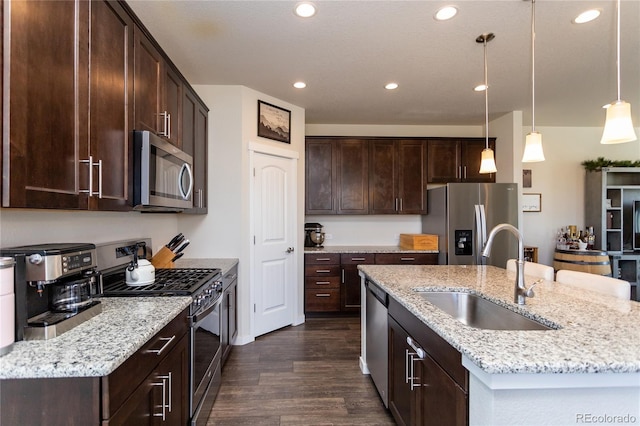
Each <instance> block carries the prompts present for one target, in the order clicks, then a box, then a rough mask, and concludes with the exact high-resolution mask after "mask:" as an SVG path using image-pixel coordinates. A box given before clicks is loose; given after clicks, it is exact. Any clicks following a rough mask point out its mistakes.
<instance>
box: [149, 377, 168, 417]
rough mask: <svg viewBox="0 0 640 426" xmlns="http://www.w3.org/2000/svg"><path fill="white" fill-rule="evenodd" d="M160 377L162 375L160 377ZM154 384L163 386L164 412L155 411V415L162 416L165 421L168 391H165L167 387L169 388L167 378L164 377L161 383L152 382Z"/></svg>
mask: <svg viewBox="0 0 640 426" xmlns="http://www.w3.org/2000/svg"><path fill="white" fill-rule="evenodd" d="M158 378H159V379H160V378H162V377H158ZM152 385H153V386H162V405H161V407H162V413H160V414H158V413H153V416H154V417H162V421H163V422H164V421H165V419H166V413H165V411H164V410H165V408H167V393H166V392H165V390H166V388H167V380H166V379H164V378H162V382H161V383H152Z"/></svg>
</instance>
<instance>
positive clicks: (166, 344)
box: [149, 334, 176, 356]
mask: <svg viewBox="0 0 640 426" xmlns="http://www.w3.org/2000/svg"><path fill="white" fill-rule="evenodd" d="M175 338H176V335H175V334H174V335H173V336H171V337H161V338H159V339H158V340H164V341H165V343H164V345H162V347H161V348H160V349H149V352H151V353H152V354H156V355H158V356H160V354H161V353H162V352H163V351H164V350H165V349H167V348H168V347H169V345H170V344H171V342H173V340H174V339H175Z"/></svg>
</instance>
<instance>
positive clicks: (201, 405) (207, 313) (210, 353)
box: [97, 239, 222, 425]
mask: <svg viewBox="0 0 640 426" xmlns="http://www.w3.org/2000/svg"><path fill="white" fill-rule="evenodd" d="M141 243H143V244H141ZM144 244H146V245H147V246H150V244H151V241H150V240H148V239H146V240H142V241H141V240H135V241H120V242H116V243H109V244H104V245H100V246H98V248H97V256H98V268H99V270H100V271H101V272H102V295H103V296H126V297H133V296H190V297H191V298H192V302H191V305H190V307H189V319H190V330H189V335H190V339H189V340H190V359H191V362H190V366H189V371H190V374H189V375H190V380H189V386H190V399H189V405H190V415H191V424H192V425H205V424H206V423H207V418H208V416H209V413H210V411H211V407H212V406H213V402H214V401H215V398H216V395H217V393H218V389H219V387H220V376H221V372H220V368H221V364H220V361H221V357H222V354H221V340H220V331H221V329H220V308H221V306H222V281H221V280H222V273H221V270H220V269H203V268H197V269H191V268H190V269H180V268H172V269H156V271H155V281H154V282H153V283H152V284H148V285H143V286H131V285H128V284H127V282H126V280H125V271H126V268H127V265H129V264H130V262H131V260H132V259H133V253H134V251H136V250H137V249H138V247H141V246H142V245H144Z"/></svg>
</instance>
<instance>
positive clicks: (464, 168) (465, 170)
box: [462, 166, 467, 179]
mask: <svg viewBox="0 0 640 426" xmlns="http://www.w3.org/2000/svg"><path fill="white" fill-rule="evenodd" d="M462 170H464V178H465V179H466V178H467V166H464V167H463V168H462Z"/></svg>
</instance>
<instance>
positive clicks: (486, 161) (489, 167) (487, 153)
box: [480, 148, 498, 174]
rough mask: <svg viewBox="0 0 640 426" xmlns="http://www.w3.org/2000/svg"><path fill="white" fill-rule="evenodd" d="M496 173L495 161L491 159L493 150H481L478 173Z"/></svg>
mask: <svg viewBox="0 0 640 426" xmlns="http://www.w3.org/2000/svg"><path fill="white" fill-rule="evenodd" d="M497 171H498V169H496V160H495V159H494V158H493V150H492V149H491V148H485V149H483V150H482V157H481V161H480V173H482V174H484V173H495V172H497Z"/></svg>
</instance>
